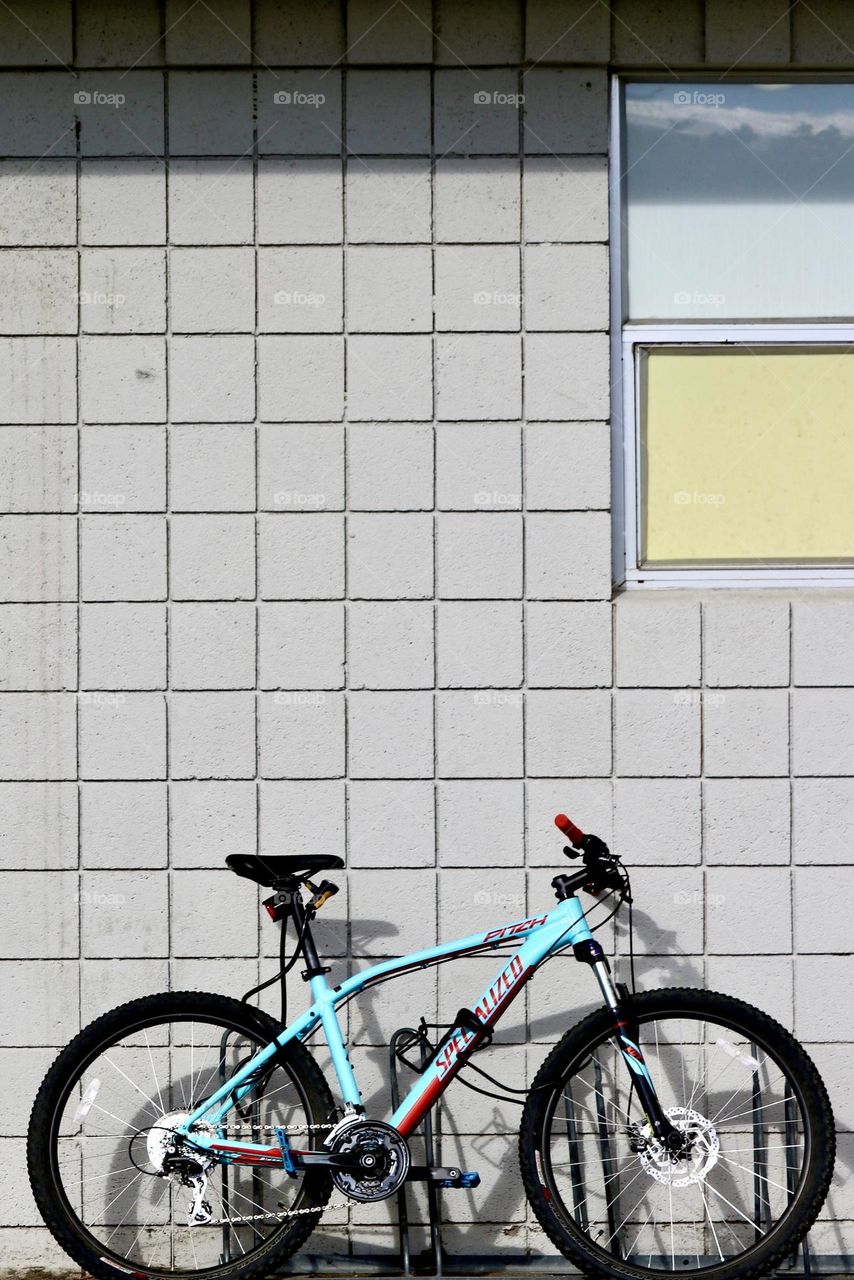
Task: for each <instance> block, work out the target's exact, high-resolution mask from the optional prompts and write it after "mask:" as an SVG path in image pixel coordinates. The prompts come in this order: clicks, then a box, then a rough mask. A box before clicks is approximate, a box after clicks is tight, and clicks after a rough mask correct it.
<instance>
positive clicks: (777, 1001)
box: [706, 955, 794, 1027]
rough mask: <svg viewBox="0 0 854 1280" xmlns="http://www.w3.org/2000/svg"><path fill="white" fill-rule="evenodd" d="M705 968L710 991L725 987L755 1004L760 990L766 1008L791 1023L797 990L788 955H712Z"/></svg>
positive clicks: (778, 1017) (724, 989) (737, 996)
mask: <svg viewBox="0 0 854 1280" xmlns="http://www.w3.org/2000/svg"><path fill="white" fill-rule="evenodd" d="M706 972H707V974H708V985H709V989H710V990H711V991H725V992H726V994H727V995H732V996H735V997H736V998H737V999H739V1000H746V1001H747V1002H748V1003H749V1004H750V1003H752V1004H755V1003H756V1002H757V992H761V993H762V995H761V1000H760V1001H759V1003H760V1004H761V1006H762V1009H763V1011H764V1012H765V1013H769V1014H770V1015H771V1017H772V1018H776V1019H777V1020H778V1022H782V1024H783V1026H784V1027H791V1026H792V1023H793V1021H794V991H793V978H792V961H791V958H790V957H789V956H745V955H738V956H709V958H708V960H707V961H706Z"/></svg>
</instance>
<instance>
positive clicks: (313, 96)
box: [256, 67, 343, 156]
mask: <svg viewBox="0 0 854 1280" xmlns="http://www.w3.org/2000/svg"><path fill="white" fill-rule="evenodd" d="M256 127H257V132H258V144H257V145H258V152H259V154H260V155H285V156H297V155H335V156H340V154H341V145H342V136H343V129H342V124H341V72H340V71H339V70H337V69H336V68H334V67H332V68H330V67H327V68H326V69H325V70H323V71H266V72H265V71H261V72H259V73H258V121H257V126H256Z"/></svg>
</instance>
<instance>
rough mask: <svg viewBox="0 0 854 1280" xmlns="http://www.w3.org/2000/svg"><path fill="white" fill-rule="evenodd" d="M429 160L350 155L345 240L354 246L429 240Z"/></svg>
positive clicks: (430, 196) (430, 199) (415, 242)
mask: <svg viewBox="0 0 854 1280" xmlns="http://www.w3.org/2000/svg"><path fill="white" fill-rule="evenodd" d="M430 178H431V174H430V161H429V160H416V159H414V158H409V157H407V158H406V159H392V158H383V157H378V158H376V159H373V158H372V159H371V160H370V161H366V160H361V159H359V158H358V157H356V156H354V157H350V158H349V159H348V163H347V192H346V199H347V239H348V241H349V242H350V244H359V243H365V242H371V243H373V244H418V243H425V244H429V243H430V237H431V229H430V228H431V202H432V195H431V181H430Z"/></svg>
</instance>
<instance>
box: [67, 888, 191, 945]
mask: <svg viewBox="0 0 854 1280" xmlns="http://www.w3.org/2000/svg"><path fill="white" fill-rule="evenodd" d="M80 917H81V931H82V935H81V940H82V946H83V954H84V955H85V956H91V957H92V958H93V959H108V958H109V959H121V958H124V957H125V956H127V957H129V958H132V957H138V958H140V959H148V958H152V959H153V958H156V957H158V956H166V955H168V954H169V882H168V880H167V879H166V877H165V876H164V875H163V873H162V872H160V871H133V872H128V871H88V872H85V873H84V875H83V876H82V877H81V879H80ZM182 927H183V925H182Z"/></svg>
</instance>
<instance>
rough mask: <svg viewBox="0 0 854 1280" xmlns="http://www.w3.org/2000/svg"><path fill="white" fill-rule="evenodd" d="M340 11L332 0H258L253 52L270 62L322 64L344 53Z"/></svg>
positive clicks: (289, 64) (341, 14)
mask: <svg viewBox="0 0 854 1280" xmlns="http://www.w3.org/2000/svg"><path fill="white" fill-rule="evenodd" d="M344 49H345V39H344V21H343V13H342V10H341V8H340V6H339V5H338V4H336V3H335V0H296V3H294V0H257V3H256V6H255V53H256V56H257V57H258V58H259V59H261V60H262V61H264V62H266V63H270V64H272V65H273V66H277V65H284V66H302V65H305V64H308V65H323V64H324V63H332V62H335V61H336V59H337V58H339V57H343V55H344Z"/></svg>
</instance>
